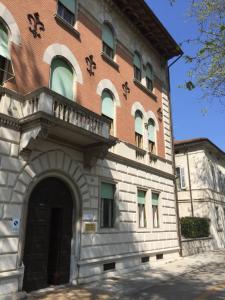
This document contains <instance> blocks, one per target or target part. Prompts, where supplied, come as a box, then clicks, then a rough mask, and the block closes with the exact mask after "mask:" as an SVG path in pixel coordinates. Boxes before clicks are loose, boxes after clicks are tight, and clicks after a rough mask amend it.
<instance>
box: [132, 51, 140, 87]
mask: <svg viewBox="0 0 225 300" xmlns="http://www.w3.org/2000/svg"><path fill="white" fill-rule="evenodd" d="M135 55H136V56H137V57H138V58H139V60H140V68H138V67H137V66H136V65H135V63H134V60H135ZM133 69H134V80H137V81H138V82H140V83H141V81H142V59H141V55H140V54H139V52H137V51H135V52H134V58H133Z"/></svg>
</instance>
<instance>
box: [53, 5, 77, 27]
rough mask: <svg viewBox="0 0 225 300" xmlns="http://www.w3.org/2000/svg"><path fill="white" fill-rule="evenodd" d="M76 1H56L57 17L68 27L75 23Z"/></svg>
mask: <svg viewBox="0 0 225 300" xmlns="http://www.w3.org/2000/svg"><path fill="white" fill-rule="evenodd" d="M75 12H76V1H75V0H58V10H57V15H58V16H60V17H61V18H62V19H64V20H65V21H66V22H67V23H69V24H70V25H72V26H73V25H74V23H75Z"/></svg>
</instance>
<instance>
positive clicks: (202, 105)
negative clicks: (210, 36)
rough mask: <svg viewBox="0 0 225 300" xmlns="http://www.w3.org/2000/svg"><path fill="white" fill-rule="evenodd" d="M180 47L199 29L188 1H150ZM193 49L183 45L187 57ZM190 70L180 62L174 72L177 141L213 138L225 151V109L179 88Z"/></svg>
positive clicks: (197, 93) (172, 69)
mask: <svg viewBox="0 0 225 300" xmlns="http://www.w3.org/2000/svg"><path fill="white" fill-rule="evenodd" d="M146 2H147V3H148V5H149V6H150V7H151V9H152V10H153V11H154V13H155V14H156V16H157V17H158V18H159V19H160V21H161V22H162V23H163V25H164V26H165V27H166V28H167V30H168V31H169V32H170V34H171V35H172V36H173V38H174V39H175V40H176V42H177V43H180V42H182V41H184V40H186V39H188V38H191V37H194V36H195V35H196V33H197V26H196V24H195V22H194V20H193V19H190V18H189V17H188V16H187V14H188V3H189V2H190V1H188V0H176V3H175V4H174V5H173V6H172V7H171V6H170V4H169V0H147V1H146ZM191 47H193V46H190V45H183V46H182V49H183V51H184V53H189V54H190V53H191V51H192V48H191ZM189 68H190V66H189V65H187V64H186V63H185V62H184V60H182V59H181V60H179V61H178V62H176V63H175V64H174V65H173V66H172V67H171V69H170V76H171V96H172V111H173V125H174V135H175V139H190V138H196V137H206V138H209V139H210V140H211V141H212V142H213V143H215V144H216V145H217V146H218V147H220V148H221V149H222V150H223V151H225V107H222V106H221V105H220V104H218V103H217V102H216V101H212V103H210V102H209V101H205V100H204V99H202V96H203V93H202V92H201V91H200V90H199V89H195V90H193V91H187V90H185V89H183V88H179V85H181V84H183V83H184V82H185V80H187V78H188V77H187V72H188V70H189ZM205 111H207V113H205Z"/></svg>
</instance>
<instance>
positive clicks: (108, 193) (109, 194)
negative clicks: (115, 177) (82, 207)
mask: <svg viewBox="0 0 225 300" xmlns="http://www.w3.org/2000/svg"><path fill="white" fill-rule="evenodd" d="M101 198H103V199H113V198H114V185H113V184H110V183H106V182H102V184H101Z"/></svg>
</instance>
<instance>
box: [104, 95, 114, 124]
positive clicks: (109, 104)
mask: <svg viewBox="0 0 225 300" xmlns="http://www.w3.org/2000/svg"><path fill="white" fill-rule="evenodd" d="M102 114H103V115H105V116H107V117H109V118H110V119H112V120H113V119H114V101H113V98H112V96H111V94H110V93H109V92H107V91H103V93H102Z"/></svg>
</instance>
